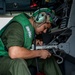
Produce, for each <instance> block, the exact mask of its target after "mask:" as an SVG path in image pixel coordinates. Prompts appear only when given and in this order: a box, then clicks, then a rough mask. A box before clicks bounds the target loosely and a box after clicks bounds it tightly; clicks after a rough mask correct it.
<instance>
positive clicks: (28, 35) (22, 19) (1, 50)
mask: <svg viewBox="0 0 75 75" xmlns="http://www.w3.org/2000/svg"><path fill="white" fill-rule="evenodd" d="M14 22H17V23H19V24H20V25H21V26H22V28H23V33H24V35H23V36H24V45H23V46H24V47H25V48H27V49H30V47H31V45H32V41H33V38H34V28H33V26H32V25H31V23H30V21H29V20H28V18H27V17H26V16H25V13H21V14H19V15H17V16H15V17H13V19H12V20H10V22H9V23H8V24H7V25H6V26H5V27H3V28H2V29H1V30H0V56H7V55H8V52H7V50H6V47H5V45H4V43H3V42H2V39H1V35H2V34H3V32H4V31H5V30H6V28H7V27H8V26H9V25H10V24H11V23H14ZM13 37H14V36H13Z"/></svg>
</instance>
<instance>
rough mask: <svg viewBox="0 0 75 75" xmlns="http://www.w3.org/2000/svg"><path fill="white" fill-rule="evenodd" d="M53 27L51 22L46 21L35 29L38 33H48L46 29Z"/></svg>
mask: <svg viewBox="0 0 75 75" xmlns="http://www.w3.org/2000/svg"><path fill="white" fill-rule="evenodd" d="M50 27H51V23H49V22H46V23H44V24H42V25H41V26H40V27H37V28H36V29H35V31H36V34H42V33H46V31H47V30H48V29H49V28H50Z"/></svg>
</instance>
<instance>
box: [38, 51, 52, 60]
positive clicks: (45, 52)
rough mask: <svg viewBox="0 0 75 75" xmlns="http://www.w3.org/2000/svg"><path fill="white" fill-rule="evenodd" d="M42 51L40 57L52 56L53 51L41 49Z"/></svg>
mask: <svg viewBox="0 0 75 75" xmlns="http://www.w3.org/2000/svg"><path fill="white" fill-rule="evenodd" d="M39 51H40V58H42V59H46V58H49V57H50V56H51V53H50V52H49V51H47V50H39Z"/></svg>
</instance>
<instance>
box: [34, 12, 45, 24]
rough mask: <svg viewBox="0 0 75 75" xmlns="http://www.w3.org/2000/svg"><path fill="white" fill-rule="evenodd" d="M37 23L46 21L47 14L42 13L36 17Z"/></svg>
mask: <svg viewBox="0 0 75 75" xmlns="http://www.w3.org/2000/svg"><path fill="white" fill-rule="evenodd" d="M34 20H35V22H36V23H42V22H44V21H45V20H46V13H40V14H38V15H36V16H35V17H34Z"/></svg>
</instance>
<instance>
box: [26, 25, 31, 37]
mask: <svg viewBox="0 0 75 75" xmlns="http://www.w3.org/2000/svg"><path fill="white" fill-rule="evenodd" d="M26 29H27V32H28V35H29V38H31V30H30V28H29V26H26Z"/></svg>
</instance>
